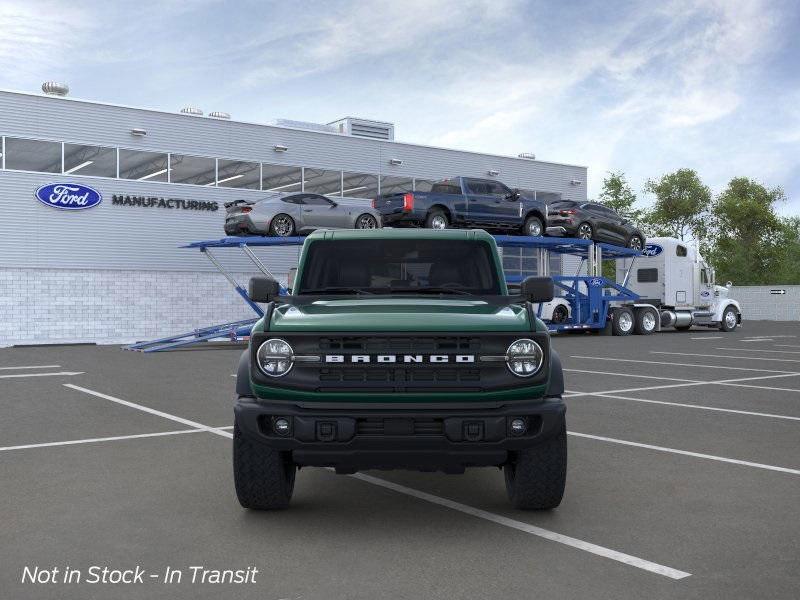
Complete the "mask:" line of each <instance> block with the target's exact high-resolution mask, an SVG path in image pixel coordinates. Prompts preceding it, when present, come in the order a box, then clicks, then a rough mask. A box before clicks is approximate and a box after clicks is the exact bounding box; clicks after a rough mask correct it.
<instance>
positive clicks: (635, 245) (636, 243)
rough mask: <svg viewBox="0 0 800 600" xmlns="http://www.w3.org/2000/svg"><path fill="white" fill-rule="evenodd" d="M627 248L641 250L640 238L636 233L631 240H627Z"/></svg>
mask: <svg viewBox="0 0 800 600" xmlns="http://www.w3.org/2000/svg"><path fill="white" fill-rule="evenodd" d="M628 248H631V249H632V250H641V249H642V238H640V237H639V236H638V235H635V236H633V237H632V238H631V241H630V242H628Z"/></svg>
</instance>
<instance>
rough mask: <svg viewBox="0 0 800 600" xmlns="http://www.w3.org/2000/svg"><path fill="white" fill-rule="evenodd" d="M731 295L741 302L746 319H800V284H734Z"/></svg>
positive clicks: (743, 316)
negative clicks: (776, 292)
mask: <svg viewBox="0 0 800 600" xmlns="http://www.w3.org/2000/svg"><path fill="white" fill-rule="evenodd" d="M772 290H785V291H786V293H785V294H772V293H770V292H771V291H772ZM730 296H731V298H734V299H736V300H738V301H739V302H740V303H741V305H742V318H743V319H744V320H746V321H755V320H765V321H800V285H772V286H758V285H753V286H733V287H732V288H731V294H730Z"/></svg>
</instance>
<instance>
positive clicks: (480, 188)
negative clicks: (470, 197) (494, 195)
mask: <svg viewBox="0 0 800 600" xmlns="http://www.w3.org/2000/svg"><path fill="white" fill-rule="evenodd" d="M467 189H468V190H469V193H470V194H481V195H486V194H489V193H490V192H489V186H488V185H486V183H484V182H483V181H478V180H477V179H467Z"/></svg>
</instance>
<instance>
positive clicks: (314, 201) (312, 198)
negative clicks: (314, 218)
mask: <svg viewBox="0 0 800 600" xmlns="http://www.w3.org/2000/svg"><path fill="white" fill-rule="evenodd" d="M303 204H310V205H311V206H331V205H332V204H333V202H331V201H330V200H328V199H327V198H325V197H324V196H317V195H316V194H309V195H308V196H306V197H305V198H304V201H303Z"/></svg>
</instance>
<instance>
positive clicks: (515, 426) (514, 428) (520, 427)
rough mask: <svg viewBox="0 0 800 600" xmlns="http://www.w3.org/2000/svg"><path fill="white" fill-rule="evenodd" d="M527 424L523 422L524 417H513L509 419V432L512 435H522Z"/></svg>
mask: <svg viewBox="0 0 800 600" xmlns="http://www.w3.org/2000/svg"><path fill="white" fill-rule="evenodd" d="M526 429H528V426H527V425H526V424H525V419H513V420H512V421H511V433H513V434H514V435H522V434H523V433H525V430H526Z"/></svg>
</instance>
